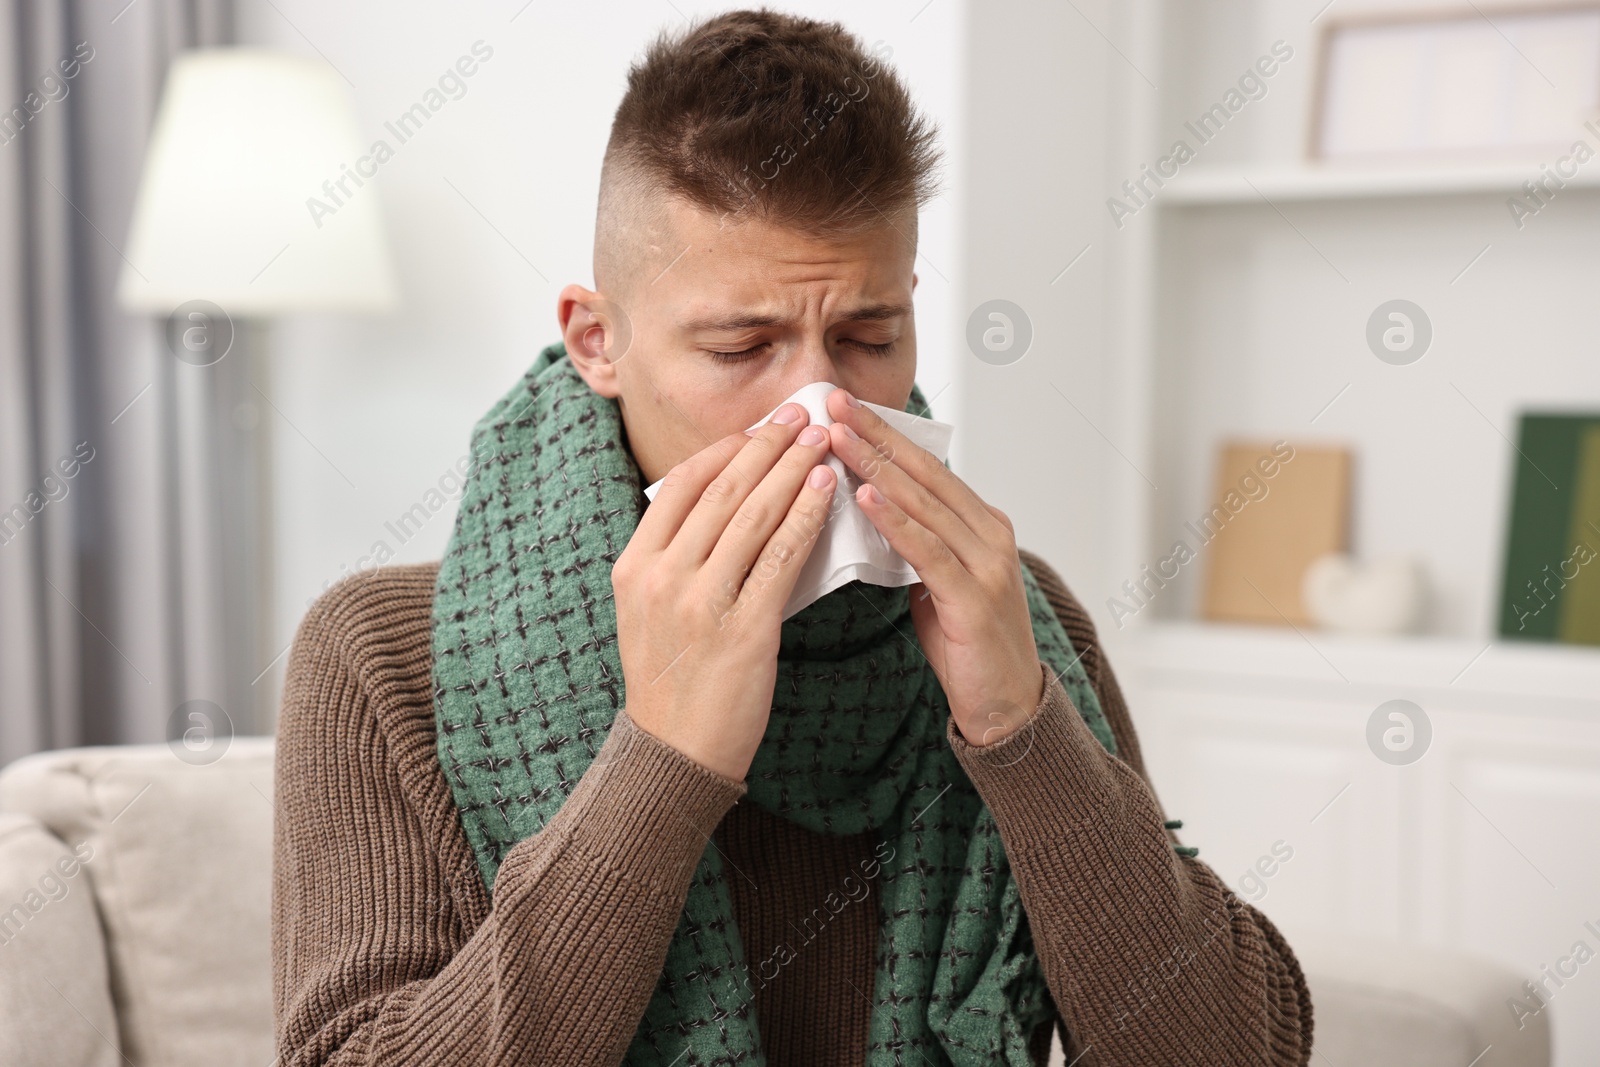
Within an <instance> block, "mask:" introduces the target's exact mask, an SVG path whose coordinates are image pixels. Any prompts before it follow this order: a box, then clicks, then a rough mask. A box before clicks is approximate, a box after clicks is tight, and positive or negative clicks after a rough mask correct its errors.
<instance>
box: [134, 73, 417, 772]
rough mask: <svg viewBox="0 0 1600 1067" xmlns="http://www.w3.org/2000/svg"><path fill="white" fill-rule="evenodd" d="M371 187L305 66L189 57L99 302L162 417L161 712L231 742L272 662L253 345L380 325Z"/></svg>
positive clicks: (167, 103)
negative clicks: (361, 318)
mask: <svg viewBox="0 0 1600 1067" xmlns="http://www.w3.org/2000/svg"><path fill="white" fill-rule="evenodd" d="M375 147H376V146H374V148H375ZM376 168H377V164H376V162H374V161H373V156H372V154H371V152H370V151H369V149H367V148H366V147H364V146H363V145H362V143H361V139H360V137H359V134H358V130H357V125H356V119H355V110H354V106H353V103H352V101H351V99H350V97H349V95H348V93H347V91H346V88H345V85H344V84H343V83H342V82H341V79H340V77H339V75H338V74H337V73H336V72H335V71H334V70H333V69H332V68H330V67H329V66H328V65H327V64H326V63H324V62H321V61H317V60H313V59H307V58H302V57H299V56H294V55H288V54H284V53H278V52H272V51H267V50H260V49H243V48H239V49H206V50H201V51H194V52H187V53H184V54H182V55H180V56H179V57H178V58H177V59H176V60H175V61H174V62H173V64H172V66H171V68H170V69H169V71H168V73H167V81H166V87H165V90H164V92H163V94H162V98H161V104H160V107H159V110H158V111H157V114H156V119H155V123H154V126H153V128H152V130H151V135H150V142H149V146H148V149H147V151H146V156H145V164H144V172H143V176H142V179H141V181H140V185H139V192H138V198H137V200H136V202H135V206H134V213H133V223H132V226H131V228H130V232H129V236H128V243H127V245H126V247H127V255H126V257H125V260H124V267H123V271H122V275H121V278H120V279H119V282H118V288H117V300H118V303H119V304H121V306H122V307H123V308H124V309H125V310H127V311H130V312H135V313H139V314H145V315H154V316H157V317H158V318H159V319H161V320H164V321H165V324H166V328H165V331H164V338H163V342H162V350H161V351H159V352H158V353H157V358H156V371H155V380H156V384H157V385H158V386H162V387H163V388H164V390H165V395H166V401H167V402H166V405H165V407H164V408H163V425H162V426H161V428H160V432H161V433H163V434H164V435H165V438H164V445H165V449H164V451H165V452H166V454H167V457H168V464H167V466H168V470H167V472H166V473H167V477H166V479H165V483H166V484H168V485H169V486H171V487H172V492H171V493H170V496H169V504H170V507H169V508H168V509H167V512H166V513H167V521H168V522H169V524H170V531H169V532H170V537H169V545H170V546H171V552H170V556H169V572H170V573H171V575H172V581H171V582H170V583H169V596H170V599H171V606H172V613H173V617H174V622H175V625H176V629H177V634H176V638H175V639H176V640H177V642H178V645H177V647H178V648H179V649H181V661H182V664H183V666H182V667H181V668H180V669H179V670H178V671H177V674H178V677H177V678H176V679H175V682H174V684H175V687H176V689H177V693H176V694H175V696H176V700H177V702H189V701H192V700H196V699H199V700H204V701H212V702H215V704H216V706H217V707H219V708H220V710H221V712H222V713H223V719H224V721H223V722H221V723H219V724H218V725H217V729H218V730H219V731H220V730H222V729H227V730H228V731H229V733H230V736H231V733H232V732H233V731H238V732H241V733H244V732H266V731H270V730H271V729H272V723H273V717H274V715H275V712H276V692H277V685H276V681H277V677H278V674H277V672H278V671H280V670H281V661H282V659H283V653H284V652H285V651H286V649H281V648H277V647H274V645H276V644H278V643H280V642H281V641H282V640H283V638H282V637H280V636H279V634H278V632H277V629H276V626H275V620H274V611H273V605H274V600H275V595H274V594H275V581H274V560H275V544H274V541H275V537H274V518H273V516H274V507H273V497H274V492H275V485H274V480H273V476H272V435H273V430H274V423H275V422H277V421H281V420H282V419H283V418H284V417H285V416H284V415H283V413H282V412H281V410H280V409H279V408H278V406H277V405H276V404H275V403H274V402H273V395H274V391H273V387H272V374H271V370H272V366H271V363H272V361H271V353H270V352H269V351H268V347H269V346H268V340H269V338H268V332H267V325H268V323H269V322H270V321H271V320H273V319H275V318H279V317H281V316H284V315H290V314H297V313H305V312H330V311H331V312H382V311H388V310H391V309H392V308H393V307H394V306H395V303H396V299H395V284H394V274H393V268H392V266H391V263H390V259H389V253H388V247H387V242H386V241H385V237H384V232H383V226H382V220H381V216H380V212H379V207H378V198H377V195H376V193H377V190H376V189H373V188H369V187H367V185H368V179H370V178H371V177H372V176H373V175H374V174H375V173H376ZM159 395H161V394H158V396H159ZM183 706H185V703H179V707H183ZM173 710H174V714H175V715H176V713H177V710H178V709H177V708H175V709H173ZM176 721H177V720H176V719H174V720H169V740H172V739H173V738H172V737H171V735H170V731H171V730H172V728H173V722H176Z"/></svg>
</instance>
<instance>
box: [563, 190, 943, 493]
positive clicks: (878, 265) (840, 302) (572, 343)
mask: <svg viewBox="0 0 1600 1067" xmlns="http://www.w3.org/2000/svg"><path fill="white" fill-rule="evenodd" d="M667 210H668V214H669V217H670V225H669V227H668V228H667V230H666V232H667V233H668V234H670V238H669V240H670V243H671V244H670V247H667V246H665V245H663V246H659V247H657V246H652V248H651V250H650V260H651V265H650V266H649V267H647V268H646V269H644V270H643V271H642V272H641V275H642V276H641V277H640V278H639V279H638V281H637V283H636V284H635V285H634V287H633V288H634V292H632V293H630V294H628V295H626V296H624V297H622V298H621V299H617V298H615V297H613V296H612V295H611V294H609V293H602V294H597V293H594V292H592V291H590V290H587V289H584V288H582V287H581V286H577V285H569V286H567V287H566V288H565V289H564V290H562V293H561V297H560V303H559V306H558V315H559V317H560V320H561V326H562V331H563V334H564V336H565V338H566V342H567V351H568V352H569V353H572V354H573V356H574V362H575V363H576V364H577V366H578V368H579V370H580V371H581V372H582V373H583V376H584V378H585V379H586V380H587V381H588V382H589V384H590V386H591V387H593V388H594V390H595V391H596V392H598V393H600V394H601V395H602V396H607V397H614V398H616V399H617V400H618V401H619V402H620V405H621V409H622V417H623V422H624V424H625V425H626V427H627V431H628V444H629V448H630V451H631V452H632V453H633V457H634V460H635V461H636V462H637V463H638V464H639V468H640V471H641V472H642V473H643V475H644V479H645V482H646V484H648V483H650V482H654V481H656V480H657V479H659V478H662V477H663V476H665V475H666V473H667V471H668V470H670V469H671V468H672V467H673V466H675V465H676V464H678V463H679V462H681V461H683V460H685V459H687V458H689V457H690V456H692V455H694V454H695V453H696V452H699V451H701V450H702V449H704V448H707V447H709V446H710V445H711V444H712V443H713V442H715V441H718V440H720V439H721V438H723V437H726V436H727V435H728V434H731V433H737V432H738V431H740V430H743V429H744V428H745V427H747V426H749V425H750V424H751V423H753V422H755V421H756V420H757V419H759V418H761V417H762V416H764V415H766V414H767V412H769V411H771V410H772V409H773V408H775V407H777V406H778V404H780V403H781V402H782V401H783V400H784V398H785V397H787V396H789V395H790V394H791V393H793V392H795V391H796V390H797V389H799V388H800V387H801V386H804V385H808V384H810V383H811V382H817V381H826V382H832V383H833V384H835V385H839V386H843V387H844V388H846V389H848V390H850V392H852V393H854V394H855V395H856V396H857V397H860V398H861V399H862V400H868V401H871V402H873V403H877V404H883V405H886V406H889V407H893V408H901V407H904V406H905V403H906V400H907V399H908V398H909V397H910V395H911V385H912V380H913V378H914V376H915V374H916V368H917V338H916V329H915V323H914V319H913V316H912V309H911V292H912V290H913V289H914V288H915V287H916V281H917V279H916V275H915V274H914V273H913V272H912V264H913V260H914V254H915V253H914V249H913V247H912V245H911V244H910V242H909V241H908V240H907V236H908V235H910V234H911V233H912V231H911V229H910V226H911V225H913V223H911V221H910V220H909V219H905V218H903V217H902V219H899V220H896V221H894V222H892V223H891V222H888V221H885V222H884V223H883V224H882V225H880V226H877V227H874V228H873V229H871V230H869V231H866V232H864V233H862V234H860V235H859V236H855V237H849V238H839V239H833V240H827V241H823V240H818V239H816V238H814V237H811V236H808V235H807V234H805V233H802V232H799V231H796V230H792V229H785V228H782V227H779V226H774V225H771V224H769V223H767V222H765V221H762V220H759V219H754V218H749V219H742V220H739V221H737V222H735V221H733V219H732V217H729V218H728V219H727V220H726V221H725V222H721V221H720V220H719V217H718V216H717V215H715V214H711V213H708V212H705V211H702V210H700V209H698V208H696V207H693V206H691V205H688V204H686V203H683V202H681V201H677V200H674V201H672V203H671V205H670V207H669V208H668V209H667ZM680 252H681V254H680ZM601 298H604V299H601ZM605 300H614V301H615V303H616V304H617V305H620V306H621V308H622V310H623V311H624V312H625V313H626V316H627V318H628V320H629V322H630V324H631V329H632V337H631V344H630V345H629V347H628V349H627V351H626V353H625V354H624V355H623V356H622V357H621V358H620V359H617V358H615V355H614V353H613V354H612V356H611V358H609V359H605V358H599V357H600V356H601V354H602V351H603V350H604V347H605V346H604V345H603V344H602V335H601V332H600V327H599V326H597V325H596V324H595V322H594V320H592V319H591V316H590V313H589V312H590V310H591V309H593V310H596V311H600V312H602V314H601V322H608V321H612V320H609V319H608V318H607V317H606V316H605V315H604V314H603V312H604V310H605V308H606V305H605V302H604V301H605ZM585 352H586V353H587V354H588V358H585V356H584V355H582V354H581V353H585Z"/></svg>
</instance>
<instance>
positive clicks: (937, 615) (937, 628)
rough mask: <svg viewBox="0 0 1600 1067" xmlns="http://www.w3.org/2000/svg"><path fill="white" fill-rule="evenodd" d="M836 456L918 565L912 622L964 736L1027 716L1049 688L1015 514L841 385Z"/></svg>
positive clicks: (978, 739) (981, 740) (870, 511)
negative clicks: (919, 581)
mask: <svg viewBox="0 0 1600 1067" xmlns="http://www.w3.org/2000/svg"><path fill="white" fill-rule="evenodd" d="M828 413H829V414H830V415H832V416H833V418H834V419H836V420H837V421H836V422H835V423H834V424H833V425H832V426H831V427H829V432H830V434H831V437H832V447H833V453H834V455H836V456H838V457H839V458H840V459H842V460H844V462H845V464H846V465H847V466H849V467H850V469H851V470H853V471H855V472H856V474H858V475H860V476H861V478H862V480H863V481H864V482H865V483H866V484H865V485H863V486H861V488H860V489H859V490H857V491H856V503H858V504H860V505H861V510H862V511H864V512H866V515H867V518H869V519H871V520H872V524H873V525H874V526H876V527H877V528H878V532H879V533H881V534H883V536H884V537H885V538H886V539H887V540H888V542H889V544H890V546H891V547H892V548H893V549H894V550H895V551H896V552H898V553H900V555H902V556H904V557H905V559H906V562H908V563H910V564H911V566H912V567H913V568H915V569H916V572H917V574H918V575H919V576H920V577H921V578H922V582H923V584H922V585H915V586H912V587H911V618H912V622H913V623H914V624H915V625H916V628H917V637H918V638H920V639H921V641H922V648H923V651H925V652H926V653H927V655H928V662H929V663H930V664H932V666H933V670H934V673H935V674H936V675H938V677H939V682H940V684H941V685H943V686H944V692H945V697H946V698H947V699H948V700H949V702H950V714H951V715H952V717H954V719H955V721H956V727H957V728H958V729H959V730H960V731H961V735H962V736H963V737H965V738H966V739H967V742H968V743H969V744H973V745H989V744H993V743H995V742H996V741H999V740H1001V739H1003V738H1005V737H1007V736H1009V735H1010V734H1011V732H1012V731H1013V730H1015V729H1016V728H1017V727H1019V726H1021V725H1022V724H1023V723H1025V722H1027V721H1028V719H1029V718H1030V717H1031V716H1032V715H1033V712H1034V709H1035V708H1037V707H1038V704H1039V700H1040V698H1041V697H1042V696H1043V682H1044V679H1043V676H1042V674H1041V672H1040V667H1039V650H1038V647H1037V646H1036V645H1035V644H1034V640H1033V624H1032V622H1031V621H1030V620H1029V618H1028V600H1027V595H1026V593H1025V591H1024V589H1023V585H1022V561H1021V559H1020V558H1019V557H1018V556H1017V542H1016V537H1015V534H1014V532H1013V530H1012V527H1011V520H1010V519H1008V518H1006V516H1005V515H1004V514H1003V513H1002V512H1001V511H1000V510H999V509H998V508H993V507H990V506H989V505H988V504H985V503H984V502H983V500H982V499H980V498H979V496H978V494H977V493H974V492H973V491H972V490H971V489H970V488H969V487H968V486H967V484H966V483H965V482H963V481H962V480H961V479H960V478H957V477H956V476H955V475H954V474H952V473H951V472H950V470H949V469H948V468H947V467H945V465H944V464H943V463H940V462H939V461H938V460H937V459H936V458H934V456H933V454H932V453H931V452H928V451H927V450H926V449H923V448H919V447H917V446H916V445H914V444H912V443H911V442H910V441H908V440H907V439H906V438H905V437H904V436H903V435H902V434H900V433H899V432H898V431H897V430H895V429H894V428H893V427H891V426H890V425H889V424H888V423H886V422H884V421H883V420H882V419H881V418H879V417H878V416H877V415H876V414H875V413H874V412H873V411H872V410H871V409H870V408H867V407H864V406H862V405H860V404H859V403H858V402H857V401H856V399H855V398H854V397H852V396H851V395H850V394H849V393H847V392H845V391H844V390H843V389H839V390H837V391H835V392H834V393H832V394H830V395H829V397H828Z"/></svg>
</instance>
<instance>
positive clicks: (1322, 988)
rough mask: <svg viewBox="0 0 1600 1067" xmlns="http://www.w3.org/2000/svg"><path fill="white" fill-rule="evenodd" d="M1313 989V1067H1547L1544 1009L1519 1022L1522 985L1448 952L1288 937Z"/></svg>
mask: <svg viewBox="0 0 1600 1067" xmlns="http://www.w3.org/2000/svg"><path fill="white" fill-rule="evenodd" d="M1290 940H1291V943H1292V944H1293V945H1294V949H1295V955H1296V956H1297V957H1298V958H1299V960H1300V964H1301V966H1302V967H1303V968H1304V970H1305V975H1306V984H1307V985H1308V986H1310V988H1311V1003H1312V1009H1313V1011H1314V1012H1315V1019H1316V1031H1315V1033H1316V1037H1315V1040H1316V1051H1317V1052H1318V1053H1320V1054H1321V1055H1319V1056H1317V1057H1315V1062H1317V1063H1323V1062H1329V1063H1338V1064H1345V1063H1359V1064H1363V1065H1364V1067H1391V1065H1393V1067H1401V1065H1403V1067H1434V1065H1438V1067H1466V1065H1467V1064H1469V1063H1470V1064H1472V1065H1473V1067H1549V1063H1550V1020H1549V1009H1545V1010H1542V1011H1538V1012H1536V1013H1527V1014H1524V1015H1522V1016H1521V1017H1518V1016H1516V1015H1514V1014H1513V1013H1512V1011H1511V1010H1510V1009H1509V1008H1508V1006H1507V1004H1508V1002H1509V1001H1523V1000H1526V999H1527V995H1526V993H1525V991H1524V990H1523V987H1522V986H1523V978H1524V976H1522V975H1520V974H1518V973H1516V972H1515V971H1514V970H1513V969H1512V968H1510V967H1508V966H1506V965H1504V964H1500V963H1496V962H1494V961H1491V960H1487V959H1484V958H1482V957H1480V956H1474V955H1469V954H1467V953H1463V952H1457V951H1454V950H1447V949H1439V948H1431V947H1426V946H1422V945H1413V944H1405V943H1401V942H1397V941H1381V940H1374V939H1367V938H1356V937H1350V936H1348V935H1344V934H1306V933H1301V934H1299V936H1295V937H1292V938H1291V939H1290Z"/></svg>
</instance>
